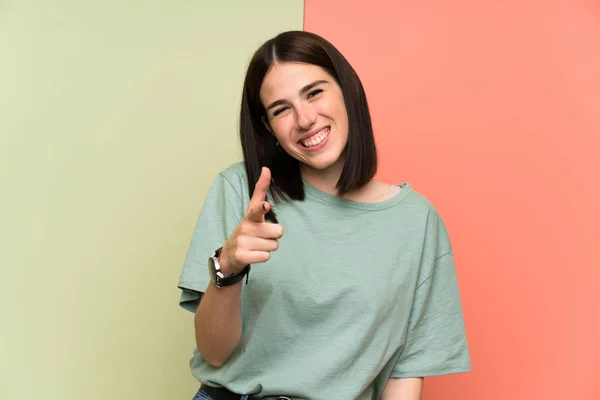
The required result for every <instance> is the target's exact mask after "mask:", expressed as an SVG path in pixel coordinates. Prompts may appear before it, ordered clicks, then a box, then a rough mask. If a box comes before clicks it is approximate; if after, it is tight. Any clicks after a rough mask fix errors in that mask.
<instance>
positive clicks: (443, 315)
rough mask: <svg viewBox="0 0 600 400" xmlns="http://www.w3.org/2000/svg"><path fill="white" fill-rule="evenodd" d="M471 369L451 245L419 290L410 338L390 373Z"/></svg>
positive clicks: (422, 374) (412, 374)
mask: <svg viewBox="0 0 600 400" xmlns="http://www.w3.org/2000/svg"><path fill="white" fill-rule="evenodd" d="M440 228H441V229H440V232H439V233H440V236H445V233H446V232H445V229H444V226H443V223H441V227H440ZM444 239H446V240H444V242H446V243H448V239H447V238H444ZM438 254H440V253H438ZM470 370H471V360H470V355H469V350H468V346H467V339H466V334H465V327H464V320H463V312H462V307H461V301H460V296H459V290H458V281H457V276H456V270H455V267H454V256H453V253H452V250H451V249H447V250H445V251H442V252H441V254H440V255H439V256H437V258H436V259H435V261H434V263H433V269H432V272H431V274H430V275H429V276H428V277H426V278H425V279H424V280H423V281H422V282H421V283H419V285H418V287H417V289H416V290H415V296H414V300H413V305H412V310H411V315H410V320H409V326H408V330H407V334H406V340H405V343H404V346H403V348H402V350H401V353H400V356H399V358H398V360H397V362H396V364H395V366H394V368H393V370H392V373H391V375H390V377H391V378H413V377H425V376H434V375H445V374H453V373H460V372H469V371H470Z"/></svg>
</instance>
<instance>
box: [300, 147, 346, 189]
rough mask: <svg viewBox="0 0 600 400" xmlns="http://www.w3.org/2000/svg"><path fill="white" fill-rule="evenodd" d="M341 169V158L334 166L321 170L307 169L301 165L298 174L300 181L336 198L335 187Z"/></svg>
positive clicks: (342, 161) (342, 165)
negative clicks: (300, 175) (300, 177)
mask: <svg viewBox="0 0 600 400" xmlns="http://www.w3.org/2000/svg"><path fill="white" fill-rule="evenodd" d="M343 168H344V159H343V157H341V158H340V159H339V160H338V161H337V162H336V163H335V164H333V165H331V166H330V167H327V168H326V169H321V170H319V169H315V168H312V167H309V166H307V165H306V164H301V165H300V173H301V174H302V179H304V180H305V181H306V182H307V183H308V184H309V185H311V186H314V187H315V188H317V189H319V190H321V191H323V192H327V193H329V194H332V195H334V196H337V195H338V191H337V188H336V185H337V183H338V181H339V180H340V176H341V175H342V169H343Z"/></svg>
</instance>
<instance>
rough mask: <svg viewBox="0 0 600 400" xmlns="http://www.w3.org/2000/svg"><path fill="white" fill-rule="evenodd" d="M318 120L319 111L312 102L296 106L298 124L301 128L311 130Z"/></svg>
mask: <svg viewBox="0 0 600 400" xmlns="http://www.w3.org/2000/svg"><path fill="white" fill-rule="evenodd" d="M316 120H317V113H316V111H315V110H314V108H313V107H312V106H311V105H310V104H303V105H301V106H300V107H297V108H296V125H298V129H299V130H309V129H310V128H312V126H313V125H314V124H315V122H316Z"/></svg>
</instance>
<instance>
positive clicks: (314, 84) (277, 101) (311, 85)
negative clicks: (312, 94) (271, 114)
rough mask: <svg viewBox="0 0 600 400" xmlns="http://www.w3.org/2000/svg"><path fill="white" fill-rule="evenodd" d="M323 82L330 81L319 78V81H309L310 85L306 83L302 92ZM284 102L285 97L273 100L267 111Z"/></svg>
mask: <svg viewBox="0 0 600 400" xmlns="http://www.w3.org/2000/svg"><path fill="white" fill-rule="evenodd" d="M322 83H329V82H328V81H326V80H324V79H319V80H318V81H314V82H312V83H309V84H308V85H306V86H304V87H303V88H302V89H300V94H304V93H306V92H308V91H310V90H311V89H312V88H314V87H315V86H318V85H320V84H322ZM284 103H285V100H283V99H280V100H275V101H274V102H272V103H271V104H269V106H268V107H267V111H269V110H270V109H271V108H273V107H277V106H279V105H282V104H284Z"/></svg>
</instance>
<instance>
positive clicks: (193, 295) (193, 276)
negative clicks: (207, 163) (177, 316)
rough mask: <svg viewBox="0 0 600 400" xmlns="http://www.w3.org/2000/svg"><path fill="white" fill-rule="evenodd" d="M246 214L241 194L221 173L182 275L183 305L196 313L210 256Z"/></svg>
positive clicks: (205, 205)
mask: <svg viewBox="0 0 600 400" xmlns="http://www.w3.org/2000/svg"><path fill="white" fill-rule="evenodd" d="M243 215H244V209H243V200H242V197H241V194H240V193H238V191H236V190H235V188H234V187H233V186H232V184H231V183H230V182H229V181H228V180H227V178H225V176H223V175H222V174H219V175H218V176H217V177H216V178H215V180H214V181H213V183H212V185H211V187H210V189H209V192H208V195H207V197H206V200H205V201H204V205H203V206H202V210H201V212H200V216H199V217H198V221H197V222H196V226H195V229H194V233H193V235H192V239H191V243H190V246H189V249H188V252H187V256H186V258H185V261H184V264H183V269H182V271H181V275H180V277H179V283H178V285H177V287H178V288H180V289H181V296H180V299H179V305H180V306H181V307H182V308H184V309H185V310H188V311H191V312H195V311H196V308H197V307H198V304H200V298H201V296H202V293H203V292H204V291H205V290H206V287H207V286H208V284H209V282H210V276H209V273H208V259H209V257H210V255H211V254H212V253H213V252H214V251H215V250H216V249H218V248H219V247H221V246H223V244H224V243H225V241H226V240H227V238H229V236H230V235H231V233H232V232H233V230H234V229H235V228H236V227H237V225H238V224H239V222H240V221H241V220H242V218H243Z"/></svg>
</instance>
